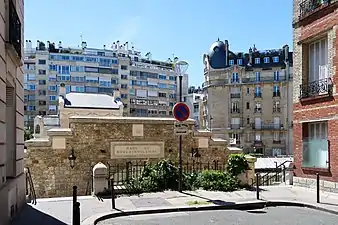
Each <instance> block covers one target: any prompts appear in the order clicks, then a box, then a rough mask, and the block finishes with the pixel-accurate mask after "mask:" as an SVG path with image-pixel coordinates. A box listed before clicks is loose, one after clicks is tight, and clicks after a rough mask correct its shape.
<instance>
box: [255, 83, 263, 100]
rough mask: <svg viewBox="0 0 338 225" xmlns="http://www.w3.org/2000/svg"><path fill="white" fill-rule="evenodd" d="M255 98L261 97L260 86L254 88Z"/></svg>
mask: <svg viewBox="0 0 338 225" xmlns="http://www.w3.org/2000/svg"><path fill="white" fill-rule="evenodd" d="M255 97H259V98H260V97H262V88H261V87H260V86H257V87H255Z"/></svg>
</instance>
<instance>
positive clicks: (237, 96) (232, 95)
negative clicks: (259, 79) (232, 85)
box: [230, 93, 241, 98]
mask: <svg viewBox="0 0 338 225" xmlns="http://www.w3.org/2000/svg"><path fill="white" fill-rule="evenodd" d="M240 97H241V93H230V98H240Z"/></svg>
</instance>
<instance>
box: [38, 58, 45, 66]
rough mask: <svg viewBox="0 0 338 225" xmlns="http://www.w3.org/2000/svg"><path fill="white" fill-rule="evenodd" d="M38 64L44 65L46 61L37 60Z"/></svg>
mask: <svg viewBox="0 0 338 225" xmlns="http://www.w3.org/2000/svg"><path fill="white" fill-rule="evenodd" d="M38 64H40V65H46V60H45V59H39V61H38Z"/></svg>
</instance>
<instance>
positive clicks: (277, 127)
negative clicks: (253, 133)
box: [252, 123, 283, 130]
mask: <svg viewBox="0 0 338 225" xmlns="http://www.w3.org/2000/svg"><path fill="white" fill-rule="evenodd" d="M282 128H283V124H274V123H271V124H254V123H253V124H252V129H255V130H280V129H282Z"/></svg>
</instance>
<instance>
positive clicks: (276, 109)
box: [273, 101, 281, 112]
mask: <svg viewBox="0 0 338 225" xmlns="http://www.w3.org/2000/svg"><path fill="white" fill-rule="evenodd" d="M280 111H281V110H280V102H279V101H275V102H274V103H273V112H280Z"/></svg>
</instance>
